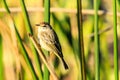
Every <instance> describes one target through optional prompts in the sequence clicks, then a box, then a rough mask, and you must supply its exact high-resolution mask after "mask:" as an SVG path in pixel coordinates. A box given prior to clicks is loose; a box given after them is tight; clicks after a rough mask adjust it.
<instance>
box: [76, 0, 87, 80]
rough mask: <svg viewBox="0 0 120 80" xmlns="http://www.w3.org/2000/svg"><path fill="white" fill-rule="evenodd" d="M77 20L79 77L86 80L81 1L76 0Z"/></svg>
mask: <svg viewBox="0 0 120 80" xmlns="http://www.w3.org/2000/svg"><path fill="white" fill-rule="evenodd" d="M77 20H78V49H79V52H78V56H79V60H80V64H81V77H82V80H86V71H85V57H84V45H83V24H82V3H81V0H77Z"/></svg>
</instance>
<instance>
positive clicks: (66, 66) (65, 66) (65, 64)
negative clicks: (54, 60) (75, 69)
mask: <svg viewBox="0 0 120 80" xmlns="http://www.w3.org/2000/svg"><path fill="white" fill-rule="evenodd" d="M62 63H63V65H64V68H65V69H68V65H67V63H66V62H65V60H64V59H63V58H62Z"/></svg>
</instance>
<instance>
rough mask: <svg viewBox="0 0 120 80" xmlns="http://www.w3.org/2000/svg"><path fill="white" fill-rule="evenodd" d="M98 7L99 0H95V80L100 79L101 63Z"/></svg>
mask: <svg viewBox="0 0 120 80" xmlns="http://www.w3.org/2000/svg"><path fill="white" fill-rule="evenodd" d="M98 7H99V0H94V9H95V15H94V21H95V22H94V33H95V35H94V39H95V80H100V63H99V35H98Z"/></svg>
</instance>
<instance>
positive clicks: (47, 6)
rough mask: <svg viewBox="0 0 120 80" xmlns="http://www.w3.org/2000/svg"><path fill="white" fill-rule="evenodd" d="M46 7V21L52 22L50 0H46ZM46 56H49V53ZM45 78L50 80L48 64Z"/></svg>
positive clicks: (45, 68)
mask: <svg viewBox="0 0 120 80" xmlns="http://www.w3.org/2000/svg"><path fill="white" fill-rule="evenodd" d="M44 7H45V12H44V21H45V22H48V23H50V0H45V2H44ZM46 56H48V53H47V54H46ZM44 80H49V71H48V69H47V67H46V66H45V67H44Z"/></svg>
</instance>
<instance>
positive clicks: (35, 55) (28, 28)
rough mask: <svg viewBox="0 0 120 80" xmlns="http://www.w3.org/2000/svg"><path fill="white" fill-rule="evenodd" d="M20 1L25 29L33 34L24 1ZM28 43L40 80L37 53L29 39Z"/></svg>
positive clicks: (40, 74) (40, 72)
mask: <svg viewBox="0 0 120 80" xmlns="http://www.w3.org/2000/svg"><path fill="white" fill-rule="evenodd" d="M20 3H21V8H22V12H23V15H24V20H25V23H26V29H27V32H28V33H30V34H33V32H32V27H31V24H30V19H29V16H28V13H27V9H26V6H25V2H24V0H20ZM30 44H31V48H32V51H33V55H34V57H35V58H34V59H35V62H36V67H37V70H38V72H39V73H38V76H39V79H40V80H42V79H43V78H42V70H41V65H40V61H39V55H38V54H37V52H36V50H35V48H34V46H33V44H32V42H31V41H30Z"/></svg>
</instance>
